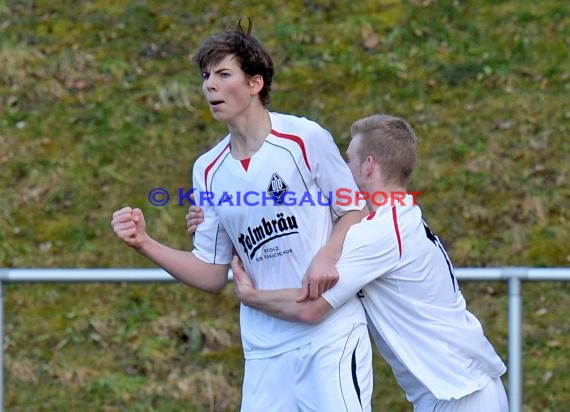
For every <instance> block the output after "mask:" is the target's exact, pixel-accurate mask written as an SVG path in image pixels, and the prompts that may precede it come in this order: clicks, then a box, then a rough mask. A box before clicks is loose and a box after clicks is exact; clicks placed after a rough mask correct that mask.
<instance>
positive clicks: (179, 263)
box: [137, 237, 229, 293]
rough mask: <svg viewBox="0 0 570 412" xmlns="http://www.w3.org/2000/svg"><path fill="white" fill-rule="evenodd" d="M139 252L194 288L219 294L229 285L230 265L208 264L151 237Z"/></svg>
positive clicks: (190, 253) (189, 253)
mask: <svg viewBox="0 0 570 412" xmlns="http://www.w3.org/2000/svg"><path fill="white" fill-rule="evenodd" d="M137 251H138V252H139V253H140V254H142V255H144V256H145V257H147V258H148V259H150V260H151V261H153V262H154V263H155V264H157V265H158V266H160V267H161V268H163V269H164V270H165V271H167V272H168V273H169V274H170V275H172V276H173V277H174V278H176V279H177V280H179V281H180V282H183V283H185V284H187V285H189V286H192V287H194V288H197V289H201V290H204V291H207V292H212V293H217V292H220V291H221V290H222V289H223V287H224V286H225V284H226V283H227V274H228V268H229V265H216V264H210V263H206V262H204V261H202V260H200V259H198V258H197V257H196V256H195V255H194V254H193V253H192V252H187V251H183V250H177V249H173V248H170V247H168V246H166V245H163V244H161V243H159V242H157V241H155V240H154V239H152V238H150V237H148V238H147V240H145V242H144V243H143V245H142V246H141V247H140V248H139V249H138V250H137Z"/></svg>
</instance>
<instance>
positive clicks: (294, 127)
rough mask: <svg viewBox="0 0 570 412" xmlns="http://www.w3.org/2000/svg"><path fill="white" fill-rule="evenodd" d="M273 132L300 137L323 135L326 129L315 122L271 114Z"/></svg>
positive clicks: (289, 115) (303, 118) (299, 117)
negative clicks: (315, 134) (314, 134)
mask: <svg viewBox="0 0 570 412" xmlns="http://www.w3.org/2000/svg"><path fill="white" fill-rule="evenodd" d="M269 117H270V119H271V129H272V131H273V132H277V133H282V134H291V135H295V136H299V137H304V136H307V135H311V134H313V133H323V132H326V129H325V128H324V127H323V126H321V125H320V124H319V123H318V122H316V121H315V120H312V119H309V118H307V117H302V116H296V115H293V114H286V113H276V112H269Z"/></svg>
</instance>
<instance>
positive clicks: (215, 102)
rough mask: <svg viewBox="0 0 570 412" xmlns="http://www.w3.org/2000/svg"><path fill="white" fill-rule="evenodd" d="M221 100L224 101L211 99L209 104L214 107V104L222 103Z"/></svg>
mask: <svg viewBox="0 0 570 412" xmlns="http://www.w3.org/2000/svg"><path fill="white" fill-rule="evenodd" d="M223 102H224V101H223V100H211V101H210V106H212V107H215V106H218V105H220V104H222V103H223Z"/></svg>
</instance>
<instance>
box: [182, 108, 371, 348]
mask: <svg viewBox="0 0 570 412" xmlns="http://www.w3.org/2000/svg"><path fill="white" fill-rule="evenodd" d="M269 115H270V119H271V127H272V130H271V133H270V134H269V135H268V136H267V138H266V139H265V142H264V143H263V145H262V146H261V148H260V149H259V150H258V151H257V152H256V153H255V154H254V155H253V156H252V157H251V158H250V160H249V163H247V162H242V161H239V160H236V159H234V158H233V157H232V155H231V154H230V137H229V136H226V137H225V138H224V139H223V140H222V141H221V142H220V143H219V144H217V145H216V146H215V147H214V148H213V149H211V150H210V151H208V152H207V153H206V154H204V155H203V156H201V157H200V158H199V159H198V160H197V161H196V163H195V165H194V170H193V182H194V188H195V190H196V191H195V192H194V196H195V200H196V202H197V203H198V204H199V205H201V206H202V207H203V209H204V216H205V219H204V222H203V223H202V224H200V225H199V226H198V229H197V231H196V233H195V236H194V250H193V252H194V254H195V255H196V256H197V257H198V258H200V259H202V260H204V261H206V262H209V263H218V264H225V263H228V262H230V260H231V257H232V250H233V249H234V248H235V250H236V251H237V253H238V255H239V256H240V258H241V260H242V261H243V263H244V267H245V270H246V271H247V272H248V273H249V274H250V275H251V277H252V280H253V283H254V285H255V287H256V288H258V289H283V288H299V287H301V282H302V278H303V275H304V273H305V271H306V270H307V268H308V266H309V263H310V262H311V260H312V258H313V256H314V255H315V254H316V252H317V251H318V250H319V249H320V248H321V247H322V246H323V245H324V244H325V243H326V242H327V240H328V239H329V237H330V234H331V231H332V227H333V220H336V219H337V218H338V217H340V216H341V215H342V214H344V213H345V212H347V211H348V210H355V209H361V208H362V206H361V207H356V206H355V205H347V206H340V205H338V204H337V203H335V192H336V190H337V189H339V188H350V189H351V190H353V191H356V190H358V189H357V187H356V184H355V183H354V180H353V178H352V175H351V173H350V170H349V169H348V166H347V165H346V163H345V162H344V161H343V159H342V157H341V156H340V152H339V150H338V148H337V146H336V145H335V143H334V141H333V139H332V136H331V135H330V133H328V132H327V131H326V130H325V129H323V128H322V127H321V126H319V125H318V124H317V123H315V122H313V121H310V120H308V119H305V118H300V117H295V116H291V115H284V114H278V113H269ZM345 204H346V203H345ZM365 322H366V320H365V316H364V311H363V309H362V306H361V304H360V303H359V301H358V299H357V298H355V297H354V298H352V299H348V302H347V304H346V305H344V306H343V307H342V308H340V309H339V310H338V311H335V312H334V314H332V315H331V316H330V317H329V318H327V319H326V320H325V321H323V322H322V323H320V324H319V325H306V324H302V323H296V322H288V321H285V320H281V319H277V318H275V317H272V316H270V315H267V314H265V313H263V312H261V311H258V310H256V309H252V308H250V307H247V306H244V305H242V306H241V311H240V324H241V335H242V343H243V348H244V353H245V357H246V358H247V359H254V358H262V357H269V356H274V355H276V354H280V353H284V352H286V351H288V350H291V349H293V348H296V347H299V346H300V345H302V344H306V343H307V342H308V341H311V342H315V343H318V342H320V341H326V340H329V339H336V338H337V337H338V336H339V333H340V334H346V333H348V331H349V330H350V325H352V324H353V323H365Z"/></svg>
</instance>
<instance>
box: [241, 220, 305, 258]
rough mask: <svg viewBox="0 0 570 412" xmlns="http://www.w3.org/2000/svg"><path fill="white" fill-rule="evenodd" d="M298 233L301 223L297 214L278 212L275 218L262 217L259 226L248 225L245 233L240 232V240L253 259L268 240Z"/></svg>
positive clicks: (246, 252)
mask: <svg viewBox="0 0 570 412" xmlns="http://www.w3.org/2000/svg"><path fill="white" fill-rule="evenodd" d="M296 233H299V225H298V224H297V219H296V218H295V215H290V216H285V214H284V213H277V215H276V216H275V218H273V219H266V218H262V219H261V222H260V224H259V225H258V226H248V227H247V230H246V231H245V233H240V234H239V236H238V242H239V244H240V246H241V247H242V249H243V251H244V253H245V254H246V255H247V256H248V257H249V258H250V259H253V257H254V256H255V253H256V252H257V251H258V250H259V249H260V248H261V247H262V246H263V245H265V244H266V243H267V242H270V241H272V240H274V239H277V238H280V237H283V236H289V235H293V234H296Z"/></svg>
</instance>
